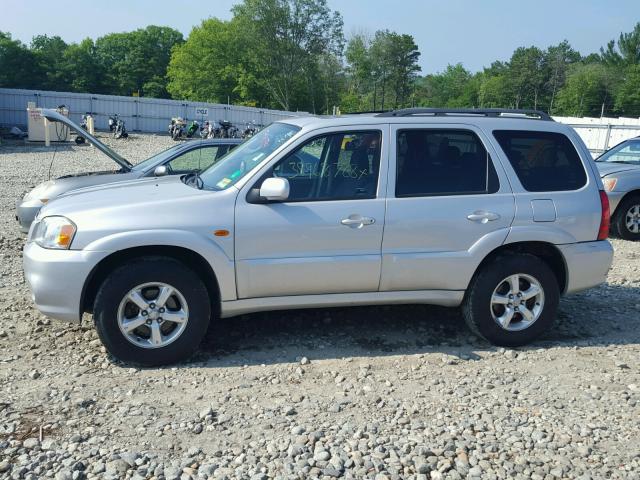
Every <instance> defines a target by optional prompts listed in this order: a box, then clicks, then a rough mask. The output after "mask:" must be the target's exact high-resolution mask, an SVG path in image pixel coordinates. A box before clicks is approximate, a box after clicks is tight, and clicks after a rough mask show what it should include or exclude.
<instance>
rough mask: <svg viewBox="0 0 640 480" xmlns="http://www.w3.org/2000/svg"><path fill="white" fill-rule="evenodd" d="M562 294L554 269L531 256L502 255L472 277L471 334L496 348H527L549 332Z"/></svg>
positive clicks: (466, 310) (467, 312)
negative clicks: (522, 346)
mask: <svg viewBox="0 0 640 480" xmlns="http://www.w3.org/2000/svg"><path fill="white" fill-rule="evenodd" d="M559 299H560V291H559V288H558V282H557V280H556V277H555V275H554V273H553V272H552V271H551V269H550V268H549V266H548V265H547V264H546V263H545V262H544V261H543V260H541V259H540V258H538V257H536V256H534V255H530V254H517V255H516V254H513V255H501V256H498V257H496V258H495V259H494V260H493V261H492V262H491V263H489V264H487V265H486V266H484V267H483V268H482V270H481V271H480V272H479V273H478V274H477V275H476V276H475V277H474V278H473V280H472V281H471V285H470V286H469V290H468V291H467V294H466V296H465V300H464V303H463V314H464V318H465V321H466V322H467V325H469V327H470V328H471V330H472V331H473V332H474V333H475V334H477V335H479V336H480V337H483V338H485V339H486V340H488V341H489V342H491V343H492V344H494V345H501V346H505V347H517V346H520V345H525V344H527V343H529V342H531V341H533V340H535V339H536V338H538V337H539V336H540V335H542V334H543V333H545V332H547V331H549V330H550V329H551V326H552V325H553V322H554V320H555V317H556V312H557V309H558V302H559Z"/></svg>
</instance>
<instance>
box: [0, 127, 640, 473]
mask: <svg viewBox="0 0 640 480" xmlns="http://www.w3.org/2000/svg"><path fill="white" fill-rule="evenodd" d="M109 143H111V144H112V145H113V146H114V147H115V148H116V149H117V150H118V151H119V152H120V153H122V154H123V155H124V156H125V157H127V158H129V159H132V160H135V161H138V160H141V159H143V158H145V157H146V156H148V155H149V154H151V153H153V152H155V151H158V150H160V149H162V148H165V147H167V146H169V145H171V144H172V143H173V142H172V141H171V140H170V139H169V138H168V137H161V136H150V135H149V136H142V135H132V136H131V138H129V139H128V140H120V141H109ZM53 151H54V148H53V147H51V148H45V147H41V146H35V147H34V146H25V145H23V144H9V145H7V144H6V143H5V144H4V145H3V146H0V166H1V167H2V174H1V177H0V201H1V202H2V203H1V212H0V226H1V227H2V228H1V229H0V250H1V252H0V478H2V477H5V478H31V479H36V478H55V479H60V480H62V479H82V478H105V479H116V478H136V479H140V478H158V479H162V478H166V479H179V478H180V479H190V478H194V479H195V478H229V479H231V478H250V479H266V478H283V479H284V478H300V479H303V478H333V477H344V478H371V479H374V478H375V479H376V480H381V479H395V478H415V479H439V478H451V479H456V478H487V479H495V478H522V479H554V478H581V479H589V478H592V479H601V478H640V363H639V362H638V359H639V358H640V355H639V354H640V329H639V328H638V327H639V326H640V295H639V293H640V271H639V267H640V245H638V244H632V243H630V242H624V241H617V240H615V241H614V245H615V249H616V254H615V261H614V266H613V269H612V270H611V272H610V274H609V279H608V283H607V284H606V285H603V286H601V287H599V288H596V289H593V290H591V291H588V292H585V293H581V294H578V295H574V296H571V297H567V298H564V299H563V300H562V301H561V305H560V318H559V322H558V324H557V328H556V329H555V330H554V331H553V332H550V333H549V335H548V336H547V338H545V339H544V340H542V341H540V342H538V343H536V344H534V345H532V346H530V347H529V348H524V349H518V350H504V349H498V348H494V347H492V346H490V345H487V344H486V343H484V342H481V341H479V340H477V339H475V338H474V337H473V336H471V335H470V334H469V333H468V331H467V329H466V328H465V327H464V324H463V322H462V319H461V317H460V314H459V312H458V311H457V310H451V309H442V308H429V307H422V306H406V307H382V308H349V309H346V308H345V309H331V310H309V311H292V312H273V313H268V314H255V315H247V316H245V317H242V318H239V319H229V320H225V321H222V322H220V324H219V325H217V326H216V328H214V329H213V330H212V332H211V334H210V335H209V337H210V338H209V339H208V340H207V341H206V342H205V344H204V345H203V346H202V348H201V350H200V352H199V353H198V354H197V355H196V357H195V358H194V359H192V361H190V362H189V363H185V364H181V365H178V366H175V367H173V368H162V369H149V370H145V369H134V368H128V367H126V366H123V365H121V364H119V363H118V362H115V361H114V360H113V359H112V358H109V357H108V356H107V355H106V353H105V351H104V349H103V348H102V346H101V344H100V343H99V341H98V338H97V336H96V334H95V332H94V330H93V329H92V327H91V321H90V318H86V319H85V322H84V324H83V325H82V326H70V325H67V324H64V323H62V322H58V321H53V320H49V319H47V318H45V317H43V316H42V315H40V314H39V313H38V312H37V311H36V310H35V309H34V308H33V306H32V304H31V301H30V297H29V293H28V289H27V287H26V285H25V283H24V280H23V276H22V268H21V249H22V245H23V242H24V236H23V235H21V234H20V233H19V232H18V229H17V225H16V222H15V219H14V204H15V200H16V199H17V198H18V197H19V196H20V195H21V194H22V193H23V192H25V191H26V190H27V189H28V188H29V187H31V186H34V185H36V184H37V183H39V182H40V181H43V180H45V179H46V177H47V174H48V171H49V168H50V165H51V159H52V155H53ZM99 158H100V154H99V152H97V151H94V150H93V149H92V148H91V147H88V146H82V147H78V146H75V145H68V146H64V147H59V148H58V149H57V153H56V156H55V161H54V162H53V166H52V168H51V171H52V175H53V176H59V175H62V174H64V173H70V172H74V171H81V170H84V169H89V168H91V169H99V168H104V167H107V168H113V165H114V164H113V163H111V162H110V161H109V160H108V159H104V157H102V158H103V160H98V159H99ZM89 159H91V160H89Z"/></svg>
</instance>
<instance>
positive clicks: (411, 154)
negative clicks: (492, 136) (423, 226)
mask: <svg viewBox="0 0 640 480" xmlns="http://www.w3.org/2000/svg"><path fill="white" fill-rule="evenodd" d="M396 161H397V165H396V167H397V168H396V169H397V173H396V197H421V196H439V195H473V194H487V193H495V192H497V191H498V189H499V182H498V175H497V173H496V170H495V168H494V166H493V162H492V161H491V157H490V156H489V153H488V152H487V150H486V149H485V148H484V145H483V144H482V142H481V141H480V139H479V138H478V136H477V135H476V134H475V133H473V132H471V131H468V130H436V129H422V130H420V129H410V130H400V131H399V132H398V137H397V157H396Z"/></svg>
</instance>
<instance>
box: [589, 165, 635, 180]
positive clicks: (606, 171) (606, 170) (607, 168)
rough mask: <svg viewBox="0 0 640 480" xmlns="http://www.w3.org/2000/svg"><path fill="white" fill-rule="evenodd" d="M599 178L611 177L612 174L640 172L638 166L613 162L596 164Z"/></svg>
mask: <svg viewBox="0 0 640 480" xmlns="http://www.w3.org/2000/svg"><path fill="white" fill-rule="evenodd" d="M596 166H597V167H598V171H599V172H600V176H601V177H605V176H607V175H611V174H612V173H619V172H627V171H630V170H640V166H639V165H632V164H624V163H614V162H596Z"/></svg>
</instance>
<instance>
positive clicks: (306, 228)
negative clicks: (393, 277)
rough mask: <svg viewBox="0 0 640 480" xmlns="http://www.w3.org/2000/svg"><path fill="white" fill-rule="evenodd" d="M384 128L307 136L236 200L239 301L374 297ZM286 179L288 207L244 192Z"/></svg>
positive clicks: (377, 275) (381, 220)
mask: <svg viewBox="0 0 640 480" xmlns="http://www.w3.org/2000/svg"><path fill="white" fill-rule="evenodd" d="M382 135H383V132H382V129H381V128H379V127H376V128H375V129H374V128H371V129H362V128H360V129H344V130H341V131H339V132H335V131H334V132H327V133H321V134H315V135H313V136H312V137H311V138H309V137H307V138H305V139H304V140H302V141H301V143H299V144H298V147H296V148H295V149H293V150H292V151H290V152H289V153H288V154H286V155H284V156H283V157H282V158H281V159H279V160H278V161H277V162H275V164H274V165H273V166H272V167H271V168H270V169H269V170H268V171H267V173H266V174H263V175H262V176H261V177H260V178H259V179H256V181H252V182H253V183H250V184H249V186H248V188H246V189H244V190H243V191H242V192H241V193H240V195H239V196H238V200H237V203H236V226H235V252H236V280H237V288H238V298H255V297H269V296H285V295H304V294H324V293H347V292H375V291H377V290H378V286H379V280H380V269H381V250H380V248H381V243H382V231H383V226H384V209H385V204H384V194H383V193H382V192H384V191H385V189H386V181H385V179H386V168H387V167H386V165H387V163H386V156H387V153H386V150H387V148H386V144H385V143H386V142H384V143H383V142H382V141H381V140H382ZM268 177H280V178H286V179H287V181H288V183H289V187H290V193H289V198H288V199H287V200H286V201H282V202H274V203H252V202H251V201H250V200H248V199H247V191H250V189H256V188H259V187H260V185H261V184H262V182H263V181H264V180H265V179H266V178H268Z"/></svg>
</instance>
